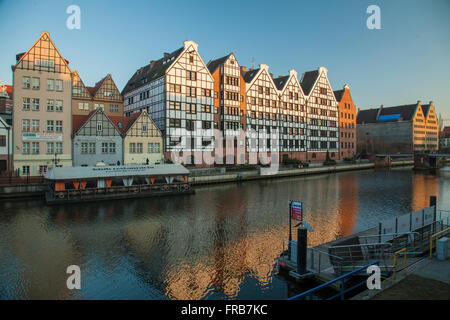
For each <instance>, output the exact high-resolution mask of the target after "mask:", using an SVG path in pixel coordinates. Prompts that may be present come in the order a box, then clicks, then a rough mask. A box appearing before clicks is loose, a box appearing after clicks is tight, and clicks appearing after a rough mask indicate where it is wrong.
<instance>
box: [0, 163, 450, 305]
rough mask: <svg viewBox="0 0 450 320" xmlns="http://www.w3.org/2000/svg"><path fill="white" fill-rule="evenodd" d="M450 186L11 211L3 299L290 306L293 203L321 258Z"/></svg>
mask: <svg viewBox="0 0 450 320" xmlns="http://www.w3.org/2000/svg"><path fill="white" fill-rule="evenodd" d="M444 183H447V182H445V179H442V178H440V177H439V176H432V175H430V176H427V175H423V174H415V173H412V172H411V171H409V170H397V171H396V170H393V171H361V172H348V173H342V174H336V175H333V174H332V175H317V176H310V177H302V178H298V177H297V178H286V179H277V180H272V181H255V182H248V183H244V184H241V185H235V184H227V185H217V186H208V187H199V188H197V193H196V195H193V196H181V197H172V198H155V199H140V200H124V201H114V202H102V203H91V204H83V205H71V206H67V207H46V206H45V205H43V203H42V202H39V201H37V202H29V203H19V204H16V205H14V206H11V205H10V203H0V210H3V212H4V213H3V214H2V216H0V297H4V298H9V299H11V298H32V299H45V298H48V299H78V298H81V299H90V298H97V299H125V298H135V299H146V298H150V299H164V298H169V299H203V298H211V299H235V298H238V299H264V298H270V299H283V298H286V292H287V290H286V288H287V284H286V282H284V281H283V280H280V279H278V278H277V277H276V276H275V273H274V259H275V258H276V257H278V256H279V254H280V253H281V251H282V250H283V241H284V240H286V239H287V238H288V234H289V231H288V225H289V213H288V201H289V200H298V201H302V202H303V203H304V217H305V220H306V221H308V222H309V224H310V225H311V226H312V227H313V229H314V232H313V233H309V234H308V238H309V246H314V245H318V244H320V243H323V242H327V241H331V240H334V239H337V238H339V237H342V236H347V235H349V234H351V233H353V232H354V231H358V229H360V228H363V227H367V226H375V225H376V224H377V223H378V221H380V219H382V218H384V217H392V216H394V215H398V214H402V213H406V212H409V211H410V210H411V208H412V207H423V206H427V205H428V201H429V196H430V195H438V192H440V193H441V194H442V193H443V192H444V195H447V198H445V197H443V196H440V200H441V201H446V200H445V199H448V198H450V197H449V192H450V191H449V190H448V189H449V187H450V186H448V185H447V189H445V190H444V191H442V190H440V189H442V188H443V187H442V186H443V184H444ZM438 196H439V195H438ZM438 199H439V198H438ZM443 199H444V200H443ZM449 205H450V204H449ZM294 224H295V223H294ZM293 238H294V239H296V232H295V228H293ZM71 264H76V265H79V266H80V267H81V270H82V289H81V290H80V291H77V292H72V291H70V290H68V289H67V288H66V280H67V277H68V275H67V274H66V268H67V266H69V265H71ZM2 288H7V289H2Z"/></svg>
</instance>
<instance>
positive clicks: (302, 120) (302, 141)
mask: <svg viewBox="0 0 450 320" xmlns="http://www.w3.org/2000/svg"><path fill="white" fill-rule="evenodd" d="M274 82H275V85H276V86H277V88H278V90H279V93H280V98H279V118H280V121H279V124H280V128H279V130H280V134H281V136H280V161H283V159H297V160H302V161H305V160H306V106H305V105H306V99H305V95H304V94H303V90H302V87H301V85H300V82H299V81H298V78H297V71H295V70H293V69H292V70H290V71H289V75H288V76H280V77H278V78H276V79H274Z"/></svg>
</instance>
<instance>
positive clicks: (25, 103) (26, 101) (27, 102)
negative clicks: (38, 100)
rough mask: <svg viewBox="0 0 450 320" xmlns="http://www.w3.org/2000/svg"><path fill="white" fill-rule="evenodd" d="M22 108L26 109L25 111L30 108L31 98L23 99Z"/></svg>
mask: <svg viewBox="0 0 450 320" xmlns="http://www.w3.org/2000/svg"><path fill="white" fill-rule="evenodd" d="M22 110H24V111H28V110H30V98H23V100H22Z"/></svg>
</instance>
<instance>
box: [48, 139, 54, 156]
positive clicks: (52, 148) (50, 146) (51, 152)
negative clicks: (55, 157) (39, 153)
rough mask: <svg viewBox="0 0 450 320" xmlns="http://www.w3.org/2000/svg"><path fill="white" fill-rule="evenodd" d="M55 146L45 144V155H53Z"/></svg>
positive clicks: (50, 143) (51, 143) (49, 143)
mask: <svg viewBox="0 0 450 320" xmlns="http://www.w3.org/2000/svg"><path fill="white" fill-rule="evenodd" d="M54 147H55V144H54V143H53V142H47V154H53V153H54V152H55V148H54Z"/></svg>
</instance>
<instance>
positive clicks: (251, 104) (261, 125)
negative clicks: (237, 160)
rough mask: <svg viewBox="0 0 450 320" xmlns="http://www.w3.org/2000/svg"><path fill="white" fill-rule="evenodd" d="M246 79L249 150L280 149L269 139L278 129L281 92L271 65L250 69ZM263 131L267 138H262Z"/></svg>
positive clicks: (245, 76)
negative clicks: (271, 71) (270, 71)
mask: <svg viewBox="0 0 450 320" xmlns="http://www.w3.org/2000/svg"><path fill="white" fill-rule="evenodd" d="M244 80H245V81H246V83H247V86H246V87H247V89H246V95H247V151H248V152H260V151H272V150H276V151H278V146H274V145H272V144H271V143H270V141H269V135H273V134H275V133H274V130H278V123H277V121H278V119H279V115H278V110H277V107H278V98H279V92H278V89H277V87H276V85H275V83H274V82H273V78H272V75H271V74H270V73H269V66H268V65H266V64H261V65H260V68H259V69H255V70H249V71H248V72H246V73H245V75H244ZM249 129H251V130H250V131H251V132H250V131H249ZM263 132H265V133H266V135H267V136H266V137H265V138H261V136H262V134H263Z"/></svg>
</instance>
